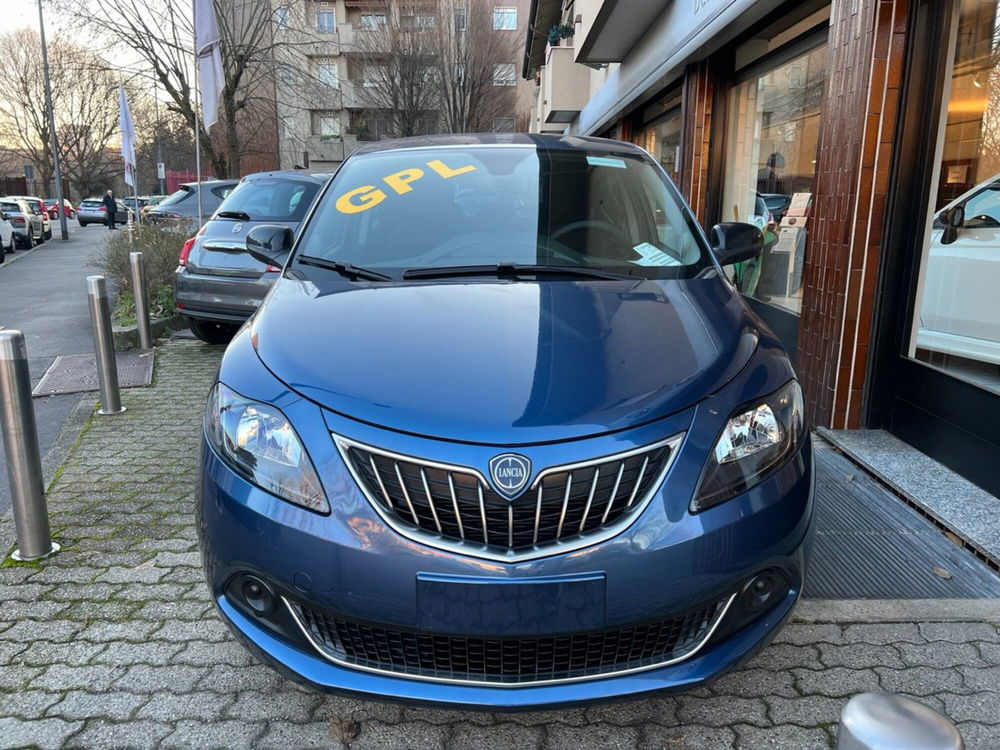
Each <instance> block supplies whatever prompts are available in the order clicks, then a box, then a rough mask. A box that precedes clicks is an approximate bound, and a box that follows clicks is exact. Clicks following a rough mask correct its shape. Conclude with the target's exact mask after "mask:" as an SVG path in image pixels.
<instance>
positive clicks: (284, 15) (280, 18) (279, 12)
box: [274, 5, 291, 30]
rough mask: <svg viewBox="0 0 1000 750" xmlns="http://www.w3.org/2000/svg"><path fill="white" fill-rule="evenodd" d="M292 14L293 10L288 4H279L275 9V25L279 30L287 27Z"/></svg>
mask: <svg viewBox="0 0 1000 750" xmlns="http://www.w3.org/2000/svg"><path fill="white" fill-rule="evenodd" d="M290 15H291V11H290V10H289V8H288V6H287V5H279V6H278V7H277V8H275V9H274V25H275V26H276V27H277V28H278V29H279V30H283V29H287V28H288V19H289V16H290Z"/></svg>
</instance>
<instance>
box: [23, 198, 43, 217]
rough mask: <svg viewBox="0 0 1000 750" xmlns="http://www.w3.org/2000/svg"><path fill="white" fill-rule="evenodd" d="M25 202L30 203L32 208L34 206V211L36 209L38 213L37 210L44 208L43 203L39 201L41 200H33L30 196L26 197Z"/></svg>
mask: <svg viewBox="0 0 1000 750" xmlns="http://www.w3.org/2000/svg"><path fill="white" fill-rule="evenodd" d="M24 202H25V203H27V204H28V205H29V206H31V208H32V209H33V210H34V211H35V212H36V213H37V212H40V211H41V210H42V204H41V202H39V201H36V200H32V199H30V198H26V199H25V201H24Z"/></svg>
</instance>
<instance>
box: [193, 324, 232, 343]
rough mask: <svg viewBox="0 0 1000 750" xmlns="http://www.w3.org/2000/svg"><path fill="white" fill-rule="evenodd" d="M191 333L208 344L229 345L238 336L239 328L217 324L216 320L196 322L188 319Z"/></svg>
mask: <svg viewBox="0 0 1000 750" xmlns="http://www.w3.org/2000/svg"><path fill="white" fill-rule="evenodd" d="M188 327H189V328H190V329H191V333H193V334H194V335H195V336H197V337H198V338H200V339H201V340H202V341H204V342H205V343H206V344H228V343H229V342H230V340H232V338H233V336H235V335H236V330H237V328H238V327H239V326H235V325H233V324H232V323H216V322H215V321H214V320H196V319H195V318H188Z"/></svg>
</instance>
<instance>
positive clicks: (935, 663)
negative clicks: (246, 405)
mask: <svg viewBox="0 0 1000 750" xmlns="http://www.w3.org/2000/svg"><path fill="white" fill-rule="evenodd" d="M220 353H221V350H220V349H219V348H218V347H208V346H205V345H203V344H200V343H197V342H190V341H175V342H171V343H170V344H168V345H166V346H164V347H162V348H160V349H159V350H158V352H157V366H156V373H155V377H154V381H153V385H152V387H150V388H147V389H134V390H129V391H125V392H123V393H122V400H123V403H124V404H125V405H126V406H127V407H128V411H127V412H125V413H124V414H121V415H117V416H112V417H91V419H90V420H89V422H88V423H87V425H86V426H85V427H84V429H83V433H82V436H81V438H80V440H79V441H78V442H77V444H76V446H75V447H74V449H73V450H72V451H71V453H70V455H69V457H68V459H67V460H66V461H65V462H64V464H63V465H62V468H61V470H60V472H59V473H58V476H57V477H56V479H55V481H54V482H53V484H52V487H51V490H50V493H49V505H50V510H51V515H52V521H53V527H54V529H55V530H56V533H57V536H58V539H59V541H60V543H62V544H63V545H64V550H63V552H61V553H59V554H58V555H56V556H54V557H53V558H51V559H50V560H48V561H46V562H45V563H44V564H34V565H27V564H25V565H19V564H13V563H11V562H10V561H9V560H4V561H3V562H2V563H0V601H2V602H3V605H2V606H0V665H2V667H0V748H12V747H21V746H25V745H28V746H31V745H35V746H38V747H41V748H49V747H79V748H95V747H110V746H114V747H155V746H164V747H197V748H205V747H227V748H242V747H248V748H249V747H253V748H271V747H274V748H306V747H325V748H340V747H351V748H415V747H419V748H483V747H498V748H501V747H518V748H535V747H538V748H541V747H545V748H572V750H586V749H587V748H609V747H623V748H632V747H641V748H666V747H669V748H691V749H692V750H694V749H697V750H716V748H719V749H723V748H788V749H792V748H794V750H809V749H812V748H817V749H819V748H824V749H825V748H829V747H831V746H832V742H833V736H834V732H835V727H836V722H837V719H838V715H839V712H840V709H841V708H842V706H843V705H844V703H845V702H846V701H847V699H848V698H849V697H850V696H852V695H854V694H855V693H857V692H860V691H864V690H891V691H894V692H898V693H901V694H905V695H910V696H912V697H914V698H915V699H916V700H918V701H920V702H922V703H924V704H926V705H929V706H931V707H933V708H936V709H938V710H942V711H946V712H947V713H949V714H950V715H951V716H953V717H954V718H955V719H956V720H957V721H958V722H959V726H960V728H961V730H962V731H963V733H964V735H965V739H966V743H967V746H968V747H969V748H970V749H975V748H995V747H1000V630H998V628H997V626H996V624H995V618H994V617H993V616H992V614H991V611H990V609H989V608H990V607H992V606H993V605H994V604H995V600H973V601H963V602H961V603H960V604H951V605H949V606H951V607H953V608H955V609H953V610H952V611H950V612H949V611H947V607H943V606H942V607H939V606H938V605H936V604H933V603H918V604H914V603H890V604H887V605H883V604H882V603H880V602H870V601H867V602H861V603H857V602H856V603H846V602H827V601H822V600H816V601H812V602H803V603H802V605H801V609H800V610H799V619H800V621H799V622H793V623H792V624H790V625H789V626H788V627H787V628H785V629H784V630H783V631H782V632H781V633H779V634H778V636H777V638H776V640H775V642H774V643H773V644H772V645H771V646H769V647H768V648H767V649H765V650H764V651H763V652H762V653H761V654H760V655H759V656H758V657H757V658H755V659H754V660H753V661H752V662H750V663H749V664H748V665H746V667H745V668H743V669H742V670H740V671H738V672H735V673H733V674H730V675H727V676H725V677H723V678H721V679H720V680H718V681H717V682H715V683H714V684H713V685H711V686H708V687H705V688H702V689H699V690H695V691H692V692H690V693H686V694H682V695H672V696H655V697H651V698H648V699H646V700H641V701H634V702H630V703H618V704H610V705H605V706H591V707H587V708H568V709H563V710H558V711H546V712H534V713H526V714H489V713H470V712H461V711H442V710H431V709H427V708H420V707H412V706H402V705H396V704H387V703H380V702H375V701H363V700H355V699H351V698H345V697H331V696H322V695H318V694H313V693H311V692H308V691H305V690H303V689H302V688H300V687H298V686H297V685H295V684H293V683H291V682H289V681H287V680H285V679H284V678H282V677H280V676H278V675H277V674H275V673H274V672H273V671H271V670H270V669H269V668H267V667H264V666H262V665H259V664H256V663H255V662H254V661H253V659H252V658H251V657H250V656H249V655H248V654H247V653H246V652H245V651H243V649H242V648H241V647H240V646H239V645H238V644H237V643H236V642H235V640H234V639H233V638H232V636H230V634H229V633H228V631H227V630H226V628H225V627H224V626H223V625H222V624H221V622H220V621H219V620H218V619H217V617H216V615H215V614H214V610H213V606H212V604H211V602H210V600H209V597H208V592H207V589H206V586H205V584H204V580H203V576H202V572H201V569H200V561H199V556H198V552H197V544H196V537H195V528H194V523H193V514H192V502H193V492H194V482H195V479H196V476H195V471H196V464H197V445H198V440H199V436H200V430H201V419H202V406H203V404H204V399H205V396H206V394H207V391H208V389H209V386H210V384H211V382H212V379H213V377H214V374H215V372H216V368H217V366H218V361H219V357H220ZM0 544H2V545H3V546H2V551H3V553H4V554H6V553H8V552H9V550H10V548H11V547H12V546H13V528H12V524H11V521H10V518H9V516H7V517H5V518H3V519H2V520H0ZM959 606H961V607H969V608H968V609H957V607H959ZM879 607H881V608H882V609H883V611H882V612H881V613H878V612H877V611H876V609H877V608H879ZM980 607H982V608H981V609H980Z"/></svg>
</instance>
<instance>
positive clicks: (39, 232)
mask: <svg viewBox="0 0 1000 750" xmlns="http://www.w3.org/2000/svg"><path fill="white" fill-rule="evenodd" d="M0 211H3V213H4V214H6V216H7V218H8V221H10V223H11V226H13V227H14V235H15V237H16V241H17V244H18V245H20V246H21V247H23V248H25V249H27V248H32V247H34V246H35V244H36V243H39V242H44V240H45V230H44V226H43V225H42V217H41V216H39V215H38V214H36V213H35V212H34V211H32V210H31V207H30V206H29V205H28V204H27V203H26V202H25V201H24V200H23V199H22V198H14V197H7V198H0Z"/></svg>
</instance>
